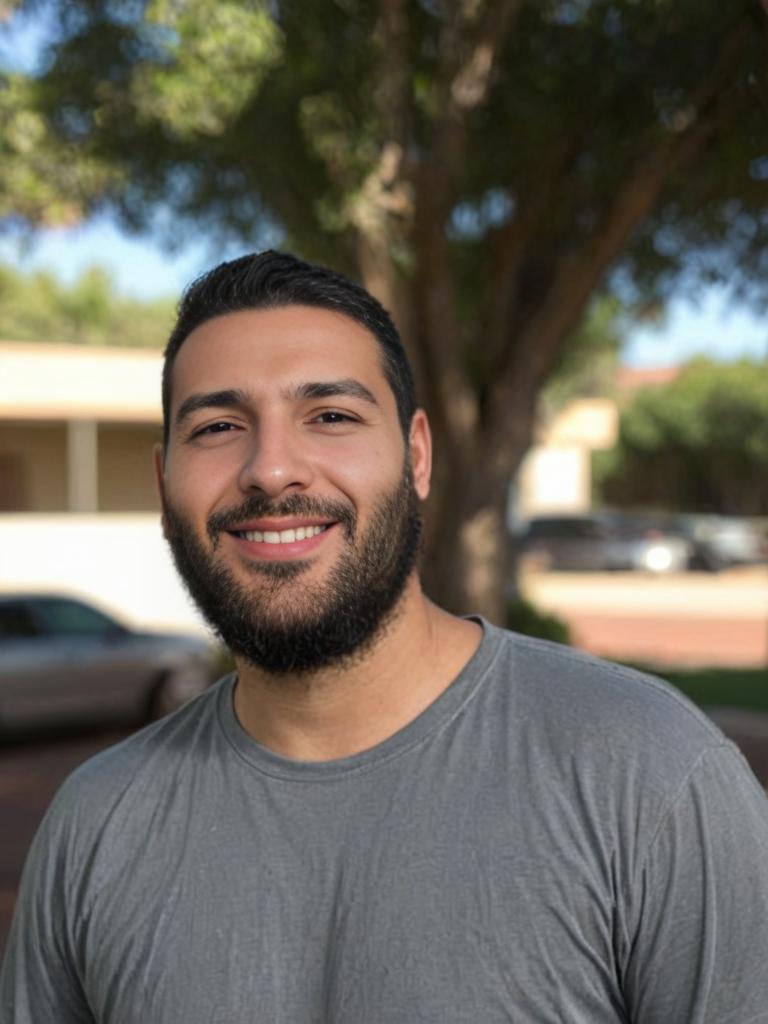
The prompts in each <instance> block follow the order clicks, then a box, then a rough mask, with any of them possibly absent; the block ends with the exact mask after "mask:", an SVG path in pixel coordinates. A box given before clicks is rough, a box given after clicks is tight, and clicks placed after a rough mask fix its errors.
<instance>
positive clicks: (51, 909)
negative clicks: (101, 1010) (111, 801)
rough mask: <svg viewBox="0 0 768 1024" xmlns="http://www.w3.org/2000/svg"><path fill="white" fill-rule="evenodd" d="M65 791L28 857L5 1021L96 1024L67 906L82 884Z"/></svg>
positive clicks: (2, 980) (2, 994)
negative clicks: (76, 875)
mask: <svg viewBox="0 0 768 1024" xmlns="http://www.w3.org/2000/svg"><path fill="white" fill-rule="evenodd" d="M65 803H66V800H65V799H63V798H62V794H59V797H58V798H57V800H56V801H55V802H54V805H53V806H52V808H51V809H50V810H49V812H48V814H47V815H46V817H45V819H44V820H43V823H42V825H41V826H40V829H39V830H38V833H37V835H36V837H35V839H34V842H33V843H32V847H31V849H30V852H29V856H28V857H27V862H26V865H25V867H24V873H23V876H22V880H21V885H20V888H19V894H18V899H17V902H16V909H15V913H14V918H13V924H12V926H11V932H10V936H9V939H8V945H7V947H6V952H5V957H4V960H3V965H2V970H0V1020H2V1022H3V1024H42V1022H43V1021H51V1022H53V1021H55V1022H56V1024H95V1020H94V1017H93V1015H92V1014H91V1012H90V1010H89V1008H88V1005H87V1002H86V1000H85V997H84V995H83V992H82V986H81V984H80V981H79V975H78V971H77V967H76V957H75V952H74V940H73V936H72V924H73V922H72V920H71V914H70V912H69V910H68V904H69V902H70V900H71V899H73V898H75V896H76V889H77V886H76V884H75V882H74V879H73V878H72V877H71V875H70V872H69V871H68V869H67V863H68V861H69V860H70V859H71V857H72V854H73V852H74V851H73V850H72V849H71V843H70V839H69V836H68V832H69V831H70V830H69V829H68V828H67V822H66V818H67V814H66V810H65V808H64V806H63V805H64V804H65Z"/></svg>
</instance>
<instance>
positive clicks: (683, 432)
mask: <svg viewBox="0 0 768 1024" xmlns="http://www.w3.org/2000/svg"><path fill="white" fill-rule="evenodd" d="M598 466H599V471H598V472H599V477H600V483H599V486H600V491H601V495H602V497H603V499H604V500H605V501H607V502H608V503H609V504H613V505H647V506H654V507H657V508H662V509H667V510H680V511H703V512H722V513H734V514H741V515H768V362H753V361H749V360H743V361H741V362H737V363H732V364H727V365H723V364H722V363H715V362H712V361H710V360H707V359H698V360H696V361H694V362H692V363H691V364H690V365H689V366H688V367H687V368H686V369H685V371H684V372H683V373H682V374H681V375H680V376H679V377H678V378H677V379H676V380H674V381H672V382H671V383H669V384H666V385H664V386H661V387H653V388H644V389H642V390H640V391H638V392H637V394H636V395H635V396H634V397H633V398H632V400H631V401H630V402H629V404H628V405H627V406H626V408H625V409H623V411H622V413H621V420H620V429H619V442H618V445H617V446H616V448H615V450H614V451H612V452H610V453H607V455H606V456H605V457H604V458H602V459H601V460H599V462H598Z"/></svg>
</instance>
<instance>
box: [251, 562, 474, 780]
mask: <svg viewBox="0 0 768 1024" xmlns="http://www.w3.org/2000/svg"><path fill="white" fill-rule="evenodd" d="M480 636H481V629H480V627H479V626H478V625H477V624H476V623H473V622H468V621H466V620H464V619H458V618H456V617H455V616H453V615H449V614H448V613H447V612H444V611H443V610H442V609H440V608H438V607H437V606H436V605H434V604H433V603H432V602H431V601H429V600H428V599H427V598H426V597H425V596H424V594H423V592H422V590H421V587H420V585H419V582H418V579H417V577H416V576H415V575H414V576H412V577H411V579H410V580H409V582H408V584H407V585H406V589H405V591H404V593H403V596H402V598H401V600H400V602H399V603H398V606H397V608H396V609H395V611H394V614H393V615H392V616H391V618H390V620H389V621H388V622H387V624H386V626H385V627H384V628H383V629H382V630H381V631H380V633H379V635H378V636H377V637H376V638H375V639H374V641H373V643H372V644H371V645H370V646H369V647H367V648H366V649H365V652H364V653H363V654H361V656H360V657H352V658H350V659H349V660H348V661H347V662H345V663H343V664H341V665H338V666H329V667H326V668H323V669H320V670H318V671H317V672H315V673H310V674H308V673H302V674H301V675H299V676H290V675H288V676H283V675H281V676H273V675H270V674H268V673H265V672H263V671H262V670H260V669H258V668H256V667H254V666H253V665H250V664H247V663H241V661H239V660H238V661H237V668H238V682H237V686H236V688H235V711H236V713H237V716H238V718H239V720H240V723H241V725H242V726H243V728H244V729H245V730H246V732H248V733H249V734H250V735H251V736H252V737H253V738H254V739H255V740H257V741H258V742H259V743H261V744H262V745H263V746H265V747H268V748H270V749H271V750H273V751H275V753H278V754H282V755H283V756H285V757H292V758H295V759H296V760H301V761H329V760H334V759H337V758H341V757H349V756H351V755H352V754H357V753H360V751H362V750H367V749H369V748H370V747H373V746H376V744H378V743H381V742H383V741H384V740H385V739H388V738H389V737H390V736H392V735H393V734H394V733H396V732H397V731H399V730H400V729H402V728H403V727H404V726H406V725H407V724H408V723H409V722H411V721H413V719H414V718H416V717H417V716H418V715H419V714H421V712H422V711H424V710H425V709H426V708H427V707H428V706H429V705H430V704H431V703H432V702H433V701H434V700H435V699H436V698H437V697H439V696H440V694H441V693H442V692H443V690H445V689H446V688H447V687H448V686H449V685H450V683H451V682H452V681H453V679H455V678H456V676H457V675H458V674H459V672H460V671H461V670H462V668H463V667H464V665H465V664H466V663H467V661H468V660H469V658H470V657H471V656H472V654H473V653H474V652H475V650H476V649H477V647H478V645H479V643H480Z"/></svg>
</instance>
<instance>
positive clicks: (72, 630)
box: [0, 594, 212, 731]
mask: <svg viewBox="0 0 768 1024" xmlns="http://www.w3.org/2000/svg"><path fill="white" fill-rule="evenodd" d="M211 678H212V661H211V649H210V647H209V645H208V644H207V643H205V642H204V641H203V640H201V639H198V638H196V637H190V636H175V635H165V634H159V633H138V632H134V631H133V630H130V629H128V628H127V627H126V626H124V625H121V624H120V623H119V622H117V621H116V620H115V619H113V618H112V617H111V616H110V615H107V614H105V613H104V612H102V611H100V610H99V609H97V608H94V607H92V606H91V605H89V604H86V603H85V602H83V601H80V600H77V599H75V598H71V597H64V596H59V595H54V594H16V595H13V596H10V595H3V596H0V731H6V730H12V729H18V728H30V727H33V726H51V725H53V726H55V725H64V724H70V723H75V722H77V723H81V722H82V723H84V722H92V721H93V722H96V721H98V722H121V723H128V724H140V723H143V722H145V721H147V720H150V719H152V718H156V717H159V716H160V715H162V714H165V713H166V712H168V711H171V710H173V709H174V708H176V707H179V706H180V705H181V704H183V703H184V702H185V701H186V700H188V699H189V698H190V697H193V696H195V695H197V694H198V693H201V692H202V690H204V689H205V687H206V686H208V684H209V683H210V681H211Z"/></svg>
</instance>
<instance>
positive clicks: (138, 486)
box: [99, 423, 162, 512]
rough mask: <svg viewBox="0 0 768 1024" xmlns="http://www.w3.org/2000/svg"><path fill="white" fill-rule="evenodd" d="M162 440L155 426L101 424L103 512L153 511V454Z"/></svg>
mask: <svg viewBox="0 0 768 1024" xmlns="http://www.w3.org/2000/svg"><path fill="white" fill-rule="evenodd" d="M161 437H162V431H161V428H160V427H159V426H154V425H152V424H130V425H129V424H121V423H100V424H99V511H102V512H153V511H156V510H157V509H158V508H159V504H158V500H157V495H156V493H155V477H154V471H153V468H152V451H153V448H154V446H155V443H156V442H158V441H159V440H160V439H161Z"/></svg>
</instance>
